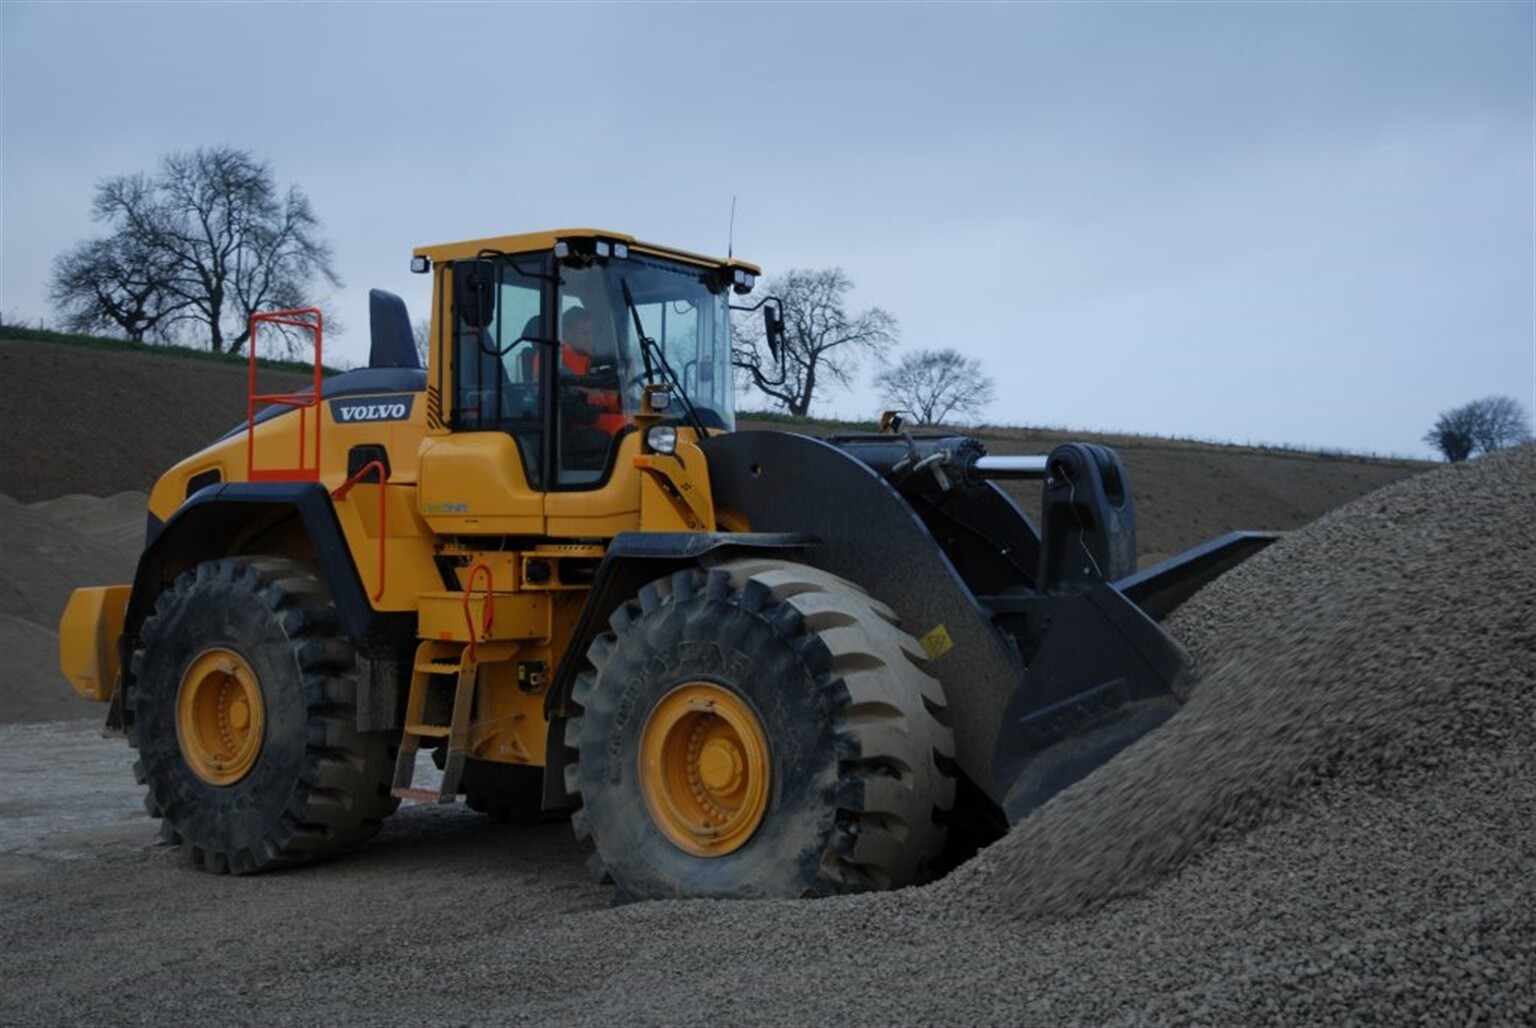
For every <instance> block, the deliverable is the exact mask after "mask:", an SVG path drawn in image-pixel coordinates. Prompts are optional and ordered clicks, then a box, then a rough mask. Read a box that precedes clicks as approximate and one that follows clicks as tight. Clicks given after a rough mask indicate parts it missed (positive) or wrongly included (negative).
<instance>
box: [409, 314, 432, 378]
mask: <svg viewBox="0 0 1536 1028" xmlns="http://www.w3.org/2000/svg"><path fill="white" fill-rule="evenodd" d="M411 341H412V342H413V343H415V344H416V359H417V360H419V361H421V366H422V367H426V366H427V363H428V361H429V359H430V357H431V355H432V323H431V322H430V321H428V320H427V319H426V318H417V319H416V320H415V321H414V322H412V323H411Z"/></svg>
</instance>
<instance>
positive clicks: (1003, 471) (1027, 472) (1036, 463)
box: [973, 456, 1049, 479]
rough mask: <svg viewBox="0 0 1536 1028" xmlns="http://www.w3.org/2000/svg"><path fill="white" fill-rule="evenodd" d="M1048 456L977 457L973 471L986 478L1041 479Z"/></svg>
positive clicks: (1043, 475)
mask: <svg viewBox="0 0 1536 1028" xmlns="http://www.w3.org/2000/svg"><path fill="white" fill-rule="evenodd" d="M1048 461H1049V458H1048V457H1037V456H1029V457H1022V456H1020V457H978V458H976V463H975V464H974V465H973V468H974V470H975V472H976V473H977V474H978V475H980V476H981V477H982V478H986V479H1042V478H1044V477H1045V468H1046V464H1047V462H1048Z"/></svg>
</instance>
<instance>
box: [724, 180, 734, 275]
mask: <svg viewBox="0 0 1536 1028" xmlns="http://www.w3.org/2000/svg"><path fill="white" fill-rule="evenodd" d="M735 246H736V194H735V193H732V194H731V227H730V228H729V229H727V230H726V233H725V259H726V260H730V259H731V258H732V257H734V256H736V250H735Z"/></svg>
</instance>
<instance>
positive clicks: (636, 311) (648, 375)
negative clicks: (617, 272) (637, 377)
mask: <svg viewBox="0 0 1536 1028" xmlns="http://www.w3.org/2000/svg"><path fill="white" fill-rule="evenodd" d="M619 288H620V289H621V290H623V292H624V305H625V306H626V307H628V308H629V316H630V317H631V318H632V319H634V322H635V335H636V337H637V338H639V340H640V357H641V359H642V360H643V361H644V362H645V380H646V381H647V382H650V381H652V380H653V379H654V378H655V377H656V368H657V367H660V368H661V372H662V375H663V377H664V379H665V381H666V382H668V383H669V384H670V385H671V386H672V391H673V392H674V393H675V394H676V395H677V397H678V399H680V400H682V401H683V413H684V414H686V415H687V419H688V424H689V425H691V426H692V427H693V430H694V431H695V432H697V433H698V434H699V438H700V439H708V438H709V429H707V428H705V427H704V421H703V420H702V419H701V418H700V417H699V412H698V411H697V410H696V409H694V406H693V400H691V399H690V398H689V396H688V392H687V390H685V389H684V388H683V383H682V380H681V379H679V378H678V377H677V372H675V371H673V370H672V365H670V364H668V363H667V355H666V354H665V353H663V352H662V349H661V347H660V346H658V345H657V343H656V340H654V339H652V338H651V337H650V336H648V335H646V334H645V326H644V325H643V324H641V322H640V308H639V307H637V306H635V297H634V294H633V293H631V292H630V291H629V281H628V280H627V279H625V278H622V277H621V278H620V279H619ZM653 360H654V361H655V363H654V364H653V363H652V361H653Z"/></svg>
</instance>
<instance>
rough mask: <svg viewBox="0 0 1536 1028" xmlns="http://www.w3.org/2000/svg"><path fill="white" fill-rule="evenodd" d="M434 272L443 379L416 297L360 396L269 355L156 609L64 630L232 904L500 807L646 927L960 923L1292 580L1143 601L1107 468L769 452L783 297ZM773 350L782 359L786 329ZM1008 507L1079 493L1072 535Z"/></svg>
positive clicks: (525, 269)
mask: <svg viewBox="0 0 1536 1028" xmlns="http://www.w3.org/2000/svg"><path fill="white" fill-rule="evenodd" d="M412 265H413V269H414V270H416V271H418V272H421V273H424V274H430V275H431V276H432V279H431V281H432V297H433V300H432V321H431V331H430V341H431V345H430V355H429V360H428V362H427V367H425V368H422V367H421V366H420V362H419V360H418V357H417V353H416V349H415V346H414V342H413V338H412V333H411V327H410V322H409V318H408V316H407V314H406V311H405V306H404V304H403V303H402V302H401V301H400V300H399V298H398V297H394V296H392V295H390V294H386V293H382V292H379V291H375V292H374V293H373V294H372V295H371V302H372V315H373V326H372V328H373V349H372V358H371V361H370V366H369V367H367V368H364V369H359V370H354V371H350V372H347V373H344V374H339V375H333V376H329V377H323V376H322V375H321V365H320V361H321V350H322V346H323V341H322V336H323V326H322V325H321V323H320V317H319V314H318V312H316V311H281V312H274V313H271V314H262V315H258V316H257V317H256V318H255V319H253V324H252V338H251V346H250V350H251V357H252V366H251V367H252V370H251V388H250V402H249V405H248V409H247V411H246V419H245V421H244V423H242V424H240V425H238V426H237V427H236V428H235V429H233V430H232V431H231V432H230V433H229V434H228V435H227V436H225V437H224V438H223V439H220V440H218V441H216V442H214V443H213V444H212V445H210V446H208V447H207V448H206V449H204V450H202V451H201V452H199V453H196V454H194V455H192V456H191V457H188V458H187V459H186V460H184V461H182V462H181V463H180V464H178V465H176V466H175V467H173V468H172V469H171V470H169V471H168V472H166V473H165V475H164V476H163V477H162V478H160V479H159V481H158V482H157V483H156V485H155V486H154V489H153V491H152V493H151V495H150V500H149V525H148V531H147V537H146V540H145V547H144V551H143V554H142V556H141V558H140V561H139V564H138V569H137V572H136V574H135V576H134V580H133V582H132V583H131V584H125V585H113V586H107V587H100V588H89V589H81V590H79V591H77V592H76V593H75V594H74V596H73V598H72V599H71V601H70V603H69V605H68V607H67V609H66V611H65V613H64V615H63V619H62V623H61V626H60V653H61V662H62V666H63V670H64V672H65V674H66V676H67V677H68V678H69V679H70V680H71V682H72V683H73V684H74V686H75V688H76V689H77V690H78V691H80V692H81V693H83V694H84V695H86V696H89V697H93V698H95V699H98V700H102V701H109V702H110V707H109V712H108V715H107V723H108V727H109V729H111V730H115V731H119V732H121V733H123V734H125V735H126V736H127V739H128V741H129V743H130V745H131V746H133V747H134V748H135V749H136V750H137V752H138V759H137V761H136V763H135V770H136V773H137V774H138V776H139V778H140V779H141V781H142V782H143V783H144V784H145V785H146V786H147V787H148V798H147V801H146V802H147V805H148V807H149V810H150V812H151V813H152V814H154V815H155V816H157V817H158V818H160V819H161V821H162V835H163V837H164V838H165V839H166V840H168V841H170V842H173V843H177V844H179V845H180V846H181V847H182V849H183V850H184V852H185V853H186V854H187V855H188V857H189V858H190V860H191V861H192V862H193V863H194V864H196V865H199V866H202V867H204V868H206V869H209V870H212V871H221V872H223V871H228V872H235V873H248V872H256V871H261V870H264V869H267V868H272V867H278V866H284V865H289V864H295V863H301V862H304V861H309V860H313V859H316V858H322V857H328V856H331V855H333V854H336V853H339V852H342V851H344V850H346V849H348V848H350V847H354V846H356V845H357V844H359V843H361V842H362V841H363V840H365V839H367V838H368V837H369V836H370V835H372V834H373V833H374V832H375V831H376V830H377V829H378V827H379V824H380V822H381V821H382V819H383V818H384V817H386V816H388V815H389V814H390V813H391V811H393V810H394V809H395V807H396V806H397V804H398V803H399V802H400V801H401V800H402V799H405V800H412V801H417V802H454V801H456V800H457V799H458V797H460V796H462V797H464V799H465V801H466V802H467V803H468V804H469V805H470V806H471V807H473V808H475V809H478V810H483V811H486V812H489V813H492V814H495V815H498V816H502V817H508V818H514V819H525V818H526V819H531V818H538V817H545V816H554V815H559V814H569V816H570V819H571V823H572V825H573V826H574V828H575V831H576V832H577V834H578V835H580V836H582V837H584V838H587V839H589V840H590V841H591V845H592V846H593V848H594V849H595V856H596V866H598V867H600V868H601V870H602V872H603V873H604V874H606V875H607V876H608V877H609V878H611V880H612V881H613V883H614V885H615V888H616V890H617V894H618V896H619V897H620V898H625V899H635V898H648V897H664V896H711V897H741V896H819V895H828V894H835V893H842V892H850V891H857V890H866V889H885V888H896V887H901V886H904V885H908V884H911V883H915V882H920V881H922V880H924V879H925V878H927V877H930V876H932V875H934V874H935V873H937V872H938V871H940V870H941V869H942V868H943V867H944V866H946V864H948V863H953V862H954V861H955V860H956V859H959V858H960V857H963V856H964V855H965V854H966V853H968V852H972V851H974V849H975V847H976V846H978V845H981V844H984V843H985V842H986V841H988V840H989V839H992V838H995V837H996V836H997V835H998V834H999V833H1001V832H1002V831H1004V830H1006V827H1007V825H1008V824H1010V823H1013V822H1016V821H1018V820H1019V819H1021V818H1023V817H1025V816H1027V815H1028V813H1029V812H1030V811H1031V810H1033V809H1034V808H1035V807H1037V806H1038V805H1039V804H1041V803H1042V802H1044V801H1045V800H1046V799H1047V798H1048V797H1049V796H1051V795H1052V794H1053V793H1054V792H1056V791H1058V790H1059V789H1061V788H1063V787H1064V786H1066V785H1068V784H1070V783H1072V782H1074V781H1076V780H1077V779H1079V778H1081V777H1082V776H1084V775H1086V774H1087V773H1088V772H1089V771H1091V770H1092V769H1093V768H1094V767H1096V766H1098V765H1099V764H1101V763H1102V762H1104V761H1105V760H1107V759H1109V758H1110V757H1111V756H1113V755H1114V754H1115V753H1116V752H1118V751H1119V750H1120V749H1122V748H1123V747H1125V746H1126V745H1128V744H1129V743H1131V742H1132V741H1134V740H1135V739H1136V738H1138V737H1139V736H1141V735H1142V734H1144V733H1145V732H1147V731H1150V730H1151V729H1153V728H1155V727H1156V726H1157V725H1158V724H1160V723H1161V722H1162V721H1164V720H1165V719H1166V718H1167V717H1168V716H1169V715H1170V714H1171V713H1173V711H1174V710H1175V709H1176V708H1177V706H1178V704H1179V702H1180V699H1181V695H1182V689H1183V679H1184V676H1185V667H1186V660H1185V656H1184V654H1183V653H1182V652H1181V650H1180V649H1179V647H1178V646H1177V645H1176V644H1175V643H1174V642H1173V641H1172V640H1171V639H1170V638H1169V637H1168V636H1166V635H1165V634H1164V633H1163V632H1162V630H1161V629H1160V628H1159V627H1158V624H1157V618H1159V617H1160V616H1161V615H1162V614H1163V613H1165V612H1166V611H1167V610H1170V609H1172V607H1173V606H1174V605H1176V604H1177V603H1178V602H1180V601H1181V600H1182V599H1183V598H1184V597H1186V596H1187V595H1188V594H1189V593H1190V592H1192V591H1193V590H1194V589H1195V588H1197V587H1198V586H1199V584H1200V583H1202V582H1203V581H1205V580H1207V579H1208V578H1210V577H1212V576H1213V575H1215V574H1219V573H1220V572H1221V571H1222V570H1224V569H1225V568H1226V567H1229V566H1231V565H1232V564H1234V563H1236V562H1238V561H1240V560H1242V559H1244V558H1245V557H1246V556H1247V555H1248V554H1250V553H1252V552H1253V551H1254V550H1256V549H1258V548H1259V547H1261V546H1263V545H1264V544H1265V543H1267V542H1268V541H1269V537H1267V536H1263V535H1259V534H1234V535H1232V536H1230V537H1224V538H1223V539H1221V540H1216V541H1214V542H1212V543H1210V544H1208V545H1206V546H1203V547H1201V548H1199V549H1198V550H1196V551H1192V552H1191V553H1189V554H1185V555H1183V556H1181V557H1178V558H1175V559H1174V560H1171V561H1167V562H1164V563H1163V564H1161V565H1159V566H1157V567H1155V568H1150V569H1147V570H1144V571H1140V572H1138V571H1137V569H1136V566H1135V555H1136V546H1135V526H1134V511H1133V503H1132V498H1131V491H1130V483H1129V479H1128V476H1127V472H1126V469H1125V467H1124V466H1123V464H1122V463H1121V461H1120V459H1119V458H1118V457H1117V456H1116V455H1115V454H1114V453H1113V452H1112V451H1110V450H1108V449H1105V448H1103V447H1098V446H1091V445H1086V444H1072V445H1066V446H1061V447H1058V448H1057V449H1055V450H1054V451H1053V452H1051V453H1050V454H1047V455H1043V456H1040V457H1023V458H1019V457H992V456H989V455H987V454H986V452H985V450H984V449H983V447H982V446H981V445H980V443H979V442H977V441H976V440H974V439H968V438H964V437H956V436H948V437H931V436H924V437H915V436H912V435H910V434H903V433H899V432H895V433H884V434H875V435H868V436H848V437H838V438H830V439H815V438H811V437H808V436H803V435H797V434H792V433H786V432H770V431H755V432H741V433H737V432H734V431H733V429H734V428H735V413H734V405H733V396H734V390H733V381H732V364H731V317H732V314H731V312H732V309H733V303H732V300H733V298H739V297H742V296H744V295H745V294H748V293H750V292H751V291H752V290H753V288H754V285H755V279H756V277H757V275H758V273H759V272H758V269H757V268H756V267H754V266H753V265H750V264H747V263H744V262H742V261H738V260H717V259H712V258H708V257H703V256H700V255H698V254H693V253H688V252H684V251H681V250H676V249H672V248H669V247H664V246H657V245H653V244H650V243H645V242H641V241H639V240H636V239H633V238H631V237H629V236H626V235H623V234H620V233H616V232H607V231H598V230H593V229H570V230H560V231H552V232H541V233H533V234H525V235H516V236H507V237H500V238H494V239H481V240H474V241H470V242H465V243H457V244H451V245H442V246H430V247H424V248H422V249H419V250H417V251H416V252H415V254H414V256H413V261H412ZM736 309H738V310H742V309H749V310H750V309H760V310H761V311H762V312H763V315H764V319H765V327H766V330H767V336H768V339H769V341H770V343H776V342H777V340H778V338H779V332H780V331H781V329H782V320H781V319H782V313H781V312H779V311H778V309H777V306H776V304H775V303H774V302H773V301H772V300H768V301H759V303H758V304H756V305H755V306H754V307H752V308H748V307H745V306H744V305H738V306H737V307H736ZM578 321H579V322H580V323H581V334H580V339H581V342H580V344H579V346H578V344H577V342H576V339H577V338H578V337H577V334H576V332H575V326H576V324H577V322H578ZM262 332H265V333H266V334H267V335H268V336H270V335H271V333H273V332H284V333H295V332H298V333H309V334H312V335H313V341H314V348H315V353H316V366H315V378H314V383H313V387H312V388H309V389H305V390H300V391H297V392H288V393H264V392H262V391H260V389H259V388H258V375H257V370H256V365H255V353H256V347H257V342H258V335H259V333H262ZM1006 477H1027V478H1037V479H1042V480H1043V481H1044V486H1043V490H1044V505H1043V510H1042V512H1041V515H1040V519H1039V521H1038V523H1037V522H1036V521H1034V520H1032V519H1031V518H1030V517H1029V516H1027V515H1026V514H1024V513H1023V512H1022V511H1020V510H1019V509H1018V507H1017V506H1016V505H1015V504H1014V503H1013V502H1012V500H1010V499H1009V498H1008V496H1007V494H1006V493H1005V492H1004V491H1003V490H1002V489H1000V488H999V487H998V486H997V485H996V484H995V483H994V480H995V479H998V478H1006ZM423 753H429V754H431V755H432V756H433V758H434V759H435V760H436V761H437V763H438V766H439V768H440V769H441V772H442V774H441V781H440V783H439V784H437V785H435V786H433V787H428V788H423V787H422V786H421V785H420V784H418V783H416V782H415V781H414V774H415V771H416V767H417V758H418V755H419V754H423Z"/></svg>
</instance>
